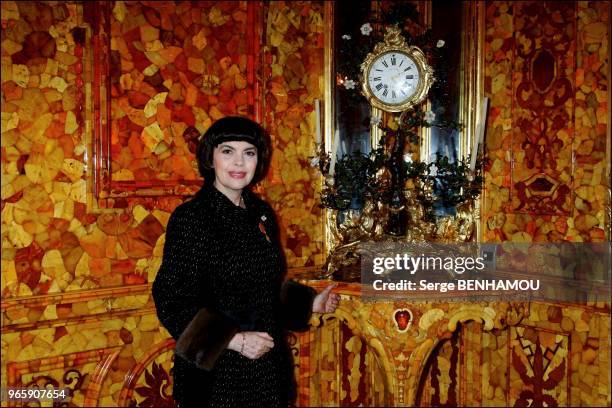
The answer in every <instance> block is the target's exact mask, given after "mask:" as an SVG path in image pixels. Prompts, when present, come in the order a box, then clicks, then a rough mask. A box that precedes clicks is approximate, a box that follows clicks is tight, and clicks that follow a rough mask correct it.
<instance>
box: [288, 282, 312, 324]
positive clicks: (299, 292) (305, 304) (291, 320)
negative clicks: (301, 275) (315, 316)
mask: <svg viewBox="0 0 612 408" xmlns="http://www.w3.org/2000/svg"><path fill="white" fill-rule="evenodd" d="M316 295H317V291H316V290H314V289H313V288H311V287H309V286H306V285H302V284H300V283H298V282H296V281H293V280H288V281H285V282H283V286H282V287H281V295H280V299H281V311H282V318H283V323H284V327H285V328H287V329H289V330H292V331H306V330H308V321H309V320H310V316H311V314H312V302H313V301H314V298H315V296H316Z"/></svg>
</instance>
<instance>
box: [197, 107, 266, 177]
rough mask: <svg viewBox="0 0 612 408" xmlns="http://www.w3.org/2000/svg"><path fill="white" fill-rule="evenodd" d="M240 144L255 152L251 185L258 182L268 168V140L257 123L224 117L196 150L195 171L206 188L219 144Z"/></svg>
mask: <svg viewBox="0 0 612 408" xmlns="http://www.w3.org/2000/svg"><path fill="white" fill-rule="evenodd" d="M233 141H241V142H248V143H250V144H252V145H253V146H255V147H256V148H257V167H256V168H255V174H254V175H253V180H252V181H251V183H250V184H251V185H253V184H256V183H257V182H259V181H261V180H262V179H263V178H264V177H265V175H266V173H267V171H268V167H269V165H270V136H269V135H268V134H267V133H266V131H265V130H264V129H263V128H262V127H261V126H260V125H259V124H258V123H257V122H254V121H252V120H251V119H249V118H245V117H242V116H226V117H224V118H221V119H219V120H217V121H216V122H215V123H213V124H212V126H211V127H209V128H208V130H207V131H206V132H204V134H203V135H202V137H200V142H199V143H198V148H197V150H196V159H197V161H198V169H199V170H200V174H201V175H202V177H204V181H205V183H207V184H212V183H213V182H214V181H215V170H214V168H213V151H214V150H215V147H217V146H218V145H219V144H220V143H223V142H233Z"/></svg>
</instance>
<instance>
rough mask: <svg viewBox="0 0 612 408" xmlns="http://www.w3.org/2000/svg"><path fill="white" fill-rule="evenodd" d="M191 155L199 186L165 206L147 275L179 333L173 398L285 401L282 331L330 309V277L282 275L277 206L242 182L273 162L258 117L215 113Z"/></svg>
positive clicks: (186, 402) (287, 383) (161, 312)
mask: <svg viewBox="0 0 612 408" xmlns="http://www.w3.org/2000/svg"><path fill="white" fill-rule="evenodd" d="M197 161H198V167H199V170H200V173H201V174H202V176H203V177H204V187H203V188H202V189H201V190H200V191H199V192H198V193H197V194H196V195H195V197H194V198H193V199H192V200H190V201H188V202H186V203H184V204H182V205H180V206H178V207H177V208H176V210H175V211H174V212H173V213H172V215H171V217H170V220H169V221H168V226H167V229H166V243H165V246H164V255H163V262H162V265H161V268H160V270H159V272H158V274H157V277H156V279H155V282H154V283H153V299H154V301H155V305H156V307H157V314H158V316H159V320H160V321H161V323H162V324H163V325H164V326H165V327H166V328H167V329H168V331H169V332H170V334H171V335H172V337H173V338H175V339H176V340H177V345H176V352H175V359H174V369H173V375H174V391H173V397H174V399H175V400H176V401H177V402H179V405H180V406H215V407H221V406H232V407H234V406H236V407H238V406H240V407H248V406H269V407H273V406H284V407H286V406H287V405H288V404H289V403H290V402H291V400H290V396H289V395H290V392H291V388H292V387H291V385H292V369H291V365H290V359H289V358H290V357H289V354H288V349H287V347H286V345H285V342H284V332H283V330H284V329H290V330H304V329H306V328H307V326H308V320H309V319H310V314H311V312H313V311H314V312H321V313H323V312H333V311H334V310H335V309H336V307H337V305H338V301H339V296H338V295H336V294H330V293H331V289H332V288H333V286H334V285H330V286H328V287H327V288H325V289H324V290H323V291H322V292H321V293H320V294H318V295H316V292H315V291H314V290H313V289H311V288H309V287H307V286H304V285H300V284H298V283H296V282H293V281H287V282H284V283H283V282H282V278H283V272H284V265H283V255H282V250H281V248H280V246H279V241H278V227H277V224H276V221H275V217H274V213H273V211H272V209H271V208H270V206H269V205H268V204H266V203H265V202H264V201H262V200H260V199H259V198H257V197H256V196H255V195H254V194H253V193H252V192H251V191H250V190H249V188H248V187H249V186H251V185H253V184H255V183H256V182H258V181H259V180H261V179H262V178H263V176H264V175H265V172H266V170H267V167H268V165H269V162H270V147H269V139H268V137H267V135H266V133H265V131H264V130H263V129H262V128H261V127H260V126H259V125H258V124H257V123H255V122H253V121H251V120H250V119H247V118H242V117H226V118H223V119H220V120H218V121H217V122H215V123H214V124H213V125H212V126H211V127H210V128H209V129H208V131H207V132H206V133H205V134H204V135H203V137H202V138H201V139H200V142H199V145H198V149H197ZM315 295H316V296H315Z"/></svg>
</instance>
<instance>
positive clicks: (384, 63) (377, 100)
mask: <svg viewBox="0 0 612 408" xmlns="http://www.w3.org/2000/svg"><path fill="white" fill-rule="evenodd" d="M361 73H362V75H363V78H362V81H361V83H362V92H363V94H364V96H365V97H366V98H367V99H368V101H369V102H370V104H371V105H372V106H375V107H377V108H379V109H382V110H384V111H387V112H401V111H405V110H407V109H410V108H411V107H413V106H414V105H417V104H418V103H420V102H422V101H423V100H424V99H425V97H426V96H427V93H428V92H429V88H430V87H431V84H432V83H433V81H434V76H433V70H432V68H431V67H430V66H429V64H427V59H426V58H425V54H423V51H421V49H420V48H418V47H415V46H412V45H410V46H409V45H408V44H406V40H405V39H404V37H402V36H401V31H400V29H399V28H398V27H389V28H387V32H386V34H385V40H384V41H383V42H380V43H378V44H376V46H375V47H374V50H373V51H372V52H371V53H369V54H368V56H367V57H366V59H365V61H363V63H362V64H361Z"/></svg>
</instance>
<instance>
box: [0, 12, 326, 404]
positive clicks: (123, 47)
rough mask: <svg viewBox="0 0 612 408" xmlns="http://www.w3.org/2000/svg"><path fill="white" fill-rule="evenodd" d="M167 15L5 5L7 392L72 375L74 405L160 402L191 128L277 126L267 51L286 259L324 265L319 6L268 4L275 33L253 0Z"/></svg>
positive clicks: (190, 178)
mask: <svg viewBox="0 0 612 408" xmlns="http://www.w3.org/2000/svg"><path fill="white" fill-rule="evenodd" d="M170 6H171V4H170V3H160V2H120V1H118V2H112V3H111V2H99V3H87V2H86V3H70V2H68V3H59V2H57V3H55V2H51V3H45V2H11V1H3V2H2V27H3V30H2V98H3V99H2V223H3V226H2V246H3V250H2V296H3V301H2V305H1V311H2V334H3V336H2V356H3V358H2V373H3V375H2V386H6V385H7V378H9V376H8V375H4V374H6V373H7V372H8V370H9V366H8V364H10V365H11V366H10V370H11V373H13V374H12V375H13V376H12V377H11V378H12V380H11V381H12V382H11V383H10V384H9V385H18V384H25V383H27V382H29V381H31V380H32V379H33V378H34V376H41V378H43V380H44V378H45V376H46V377H49V378H50V379H52V380H49V381H55V382H56V383H57V384H59V385H62V384H64V383H65V382H64V381H69V377H70V376H72V375H73V374H70V375H69V376H67V377H66V380H64V377H63V376H64V373H65V372H68V371H69V370H72V369H74V370H77V371H78V373H80V375H81V377H82V378H83V381H81V382H79V383H78V384H79V391H77V392H76V393H75V401H77V403H79V404H83V403H84V404H85V405H96V404H100V405H104V406H113V405H117V404H119V403H121V404H133V403H136V404H144V405H146V404H150V403H152V402H151V401H153V404H154V405H158V404H159V403H161V402H164V401H167V398H168V395H169V392H170V388H169V387H170V384H168V383H167V378H168V377H169V374H170V373H169V369H170V367H171V360H170V358H171V354H172V353H171V352H170V351H169V349H170V348H171V347H172V346H171V341H169V340H168V338H169V336H168V333H166V332H165V330H163V329H161V328H160V326H159V322H158V321H157V318H156V316H155V311H154V308H153V305H152V303H151V300H150V282H152V281H153V279H154V277H155V273H156V272H157V269H158V267H159V263H160V262H161V250H162V248H163V243H164V228H165V225H166V223H167V220H168V217H169V215H170V213H171V212H172V210H173V209H174V208H175V207H176V206H177V205H178V204H180V203H181V202H182V201H183V200H184V194H187V193H189V192H190V191H193V188H196V187H197V185H198V183H199V181H198V180H197V177H195V176H194V175H195V174H196V173H195V168H194V167H193V166H192V164H191V163H189V162H190V160H191V159H192V158H193V147H194V145H195V139H194V138H193V135H194V133H193V132H185V130H186V129H188V127H189V126H194V128H196V129H197V130H198V132H200V131H202V130H203V127H202V126H208V124H209V123H210V122H212V120H214V119H216V118H218V117H221V116H223V115H227V114H235V113H238V114H246V115H249V116H253V117H255V118H256V119H262V118H264V117H266V118H267V117H268V116H266V115H264V113H263V112H264V111H263V109H264V106H263V101H262V100H261V98H260V97H259V95H260V94H262V93H263V91H264V89H266V88H264V86H268V85H264V79H263V72H262V71H261V68H262V63H263V62H264V61H266V60H265V59H264V60H262V59H260V55H262V53H261V52H260V51H259V50H260V47H262V48H263V47H264V45H263V44H264V43H263V41H268V42H269V43H268V48H269V49H272V50H273V51H274V52H275V53H276V54H275V58H276V57H278V60H274V61H273V60H270V61H269V62H271V63H270V64H268V66H269V67H270V68H271V71H270V75H271V78H272V79H275V78H276V79H278V80H279V82H278V83H277V84H276V85H274V86H273V85H270V87H273V89H274V92H275V95H276V96H278V97H279V98H281V99H282V98H283V95H286V96H287V98H286V99H285V105H284V106H285V107H284V108H283V107H282V106H283V105H282V104H281V107H279V108H278V109H276V110H275V112H276V113H275V114H276V115H277V116H273V117H272V118H273V119H272V122H270V123H271V124H270V123H266V125H267V126H269V127H270V128H271V130H273V132H276V133H274V134H275V139H276V143H277V148H278V149H279V151H281V152H282V153H283V155H281V156H282V157H281V158H282V160H279V157H277V159H276V160H277V161H276V162H275V163H276V166H279V165H281V164H282V166H283V168H282V170H276V173H274V174H276V175H272V176H271V179H270V180H272V181H274V180H276V181H275V182H271V183H270V190H269V197H268V198H269V199H271V200H274V199H277V200H279V201H278V202H277V203H276V204H275V206H276V207H277V210H279V208H280V210H281V211H279V215H280V218H281V223H283V224H284V225H285V226H287V228H282V230H283V231H289V232H286V233H285V234H284V236H283V240H284V242H285V247H286V248H288V249H289V250H288V251H287V259H288V263H289V265H290V266H298V268H297V270H298V271H302V270H303V269H304V267H303V265H306V264H308V265H314V264H315V263H316V262H318V263H321V262H322V260H321V259H320V254H321V253H322V251H321V241H322V238H321V235H322V232H321V230H320V228H319V226H320V224H319V223H318V222H317V221H316V217H315V218H314V219H313V218H312V217H311V215H310V214H309V213H308V212H307V213H304V211H303V208H304V206H303V204H304V203H307V204H308V205H310V208H311V210H310V212H312V214H315V215H316V214H320V212H319V209H318V208H317V206H316V204H315V201H314V197H315V193H314V192H313V191H312V187H311V186H312V185H314V184H316V183H312V180H311V177H314V175H311V174H310V173H308V171H307V170H304V168H303V167H304V166H303V165H304V163H306V161H307V160H306V159H305V157H307V156H308V154H309V153H308V152H309V150H308V149H309V148H308V147H307V146H311V144H312V140H313V134H314V112H312V100H313V98H315V97H316V98H321V95H320V92H321V91H320V89H321V87H320V86H319V83H318V81H319V80H320V76H321V75H322V74H321V72H322V41H323V40H322V39H323V31H324V30H323V27H324V25H323V23H322V21H323V17H322V13H323V5H322V3H320V2H319V3H313V4H312V5H311V4H310V3H301V4H295V3H288V4H282V3H275V4H273V5H270V7H271V8H272V9H273V10H274V11H275V13H278V15H280V16H281V18H280V19H278V20H275V22H274V24H273V23H272V22H270V26H271V27H272V26H274V27H275V29H276V31H274V30H269V31H268V32H269V35H268V36H265V35H264V33H263V31H264V30H263V18H264V12H263V8H262V5H261V4H260V3H257V2H216V3H215V4H213V3H194V2H181V4H177V6H176V7H174V6H172V7H170ZM161 11H164V12H161ZM170 26H172V28H173V29H172V30H169V29H168V28H169V27H170ZM228 27H229V28H231V29H227V28H228ZM285 40H286V41H285ZM285 44H291V48H290V49H285V48H284V47H285ZM265 55H271V54H270V53H268V54H265ZM264 58H266V57H264ZM272 62H274V63H272ZM286 67H288V68H286ZM265 84H270V83H269V82H265ZM166 92H167V94H166V95H164V94H165V93H166ZM266 106H267V107H268V108H272V107H274V106H275V105H274V104H273V103H271V102H270V103H269V104H268V105H266ZM302 114H304V115H305V118H306V119H304V120H301V119H300V118H301V117H300V116H299V115H302ZM298 119H300V120H298ZM276 121H278V123H280V124H282V126H279V127H278V128H277V127H276V125H275V124H276ZM170 122H172V123H170ZM145 129H147V130H146V131H145ZM284 129H291V132H289V133H287V132H285V133H283V132H284ZM279 163H280V164H279ZM298 169H301V170H299V171H298ZM313 174H314V173H313ZM296 175H297V176H296ZM294 176H296V177H298V178H299V179H300V181H296V179H295V177H294ZM275 177H276V178H275ZM284 183H287V184H284ZM177 185H178V186H179V187H177V188H174V186H177ZM279 192H280V193H279ZM280 202H283V203H284V204H285V207H280V204H279V203H280ZM292 203H293V204H294V205H292ZM317 256H319V258H316V257H317ZM317 259H318V260H317ZM308 268H312V266H309V267H308ZM62 364H63V365H62ZM41 367H42V368H41ZM126 375H127V377H126ZM72 384H73V385H75V384H76V383H74V382H73V383H72Z"/></svg>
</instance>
